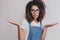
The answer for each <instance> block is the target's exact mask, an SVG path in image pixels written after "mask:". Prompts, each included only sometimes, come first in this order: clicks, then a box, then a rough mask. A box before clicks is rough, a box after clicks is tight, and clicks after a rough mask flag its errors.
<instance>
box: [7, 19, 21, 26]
mask: <svg viewBox="0 0 60 40" xmlns="http://www.w3.org/2000/svg"><path fill="white" fill-rule="evenodd" d="M6 20H7V21H8V22H9V23H11V24H13V25H16V26H19V25H20V24H19V23H18V22H16V21H15V20H12V19H6Z"/></svg>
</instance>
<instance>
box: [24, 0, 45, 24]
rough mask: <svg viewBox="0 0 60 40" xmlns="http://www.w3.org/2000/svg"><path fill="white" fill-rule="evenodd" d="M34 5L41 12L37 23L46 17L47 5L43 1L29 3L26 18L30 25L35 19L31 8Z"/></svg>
mask: <svg viewBox="0 0 60 40" xmlns="http://www.w3.org/2000/svg"><path fill="white" fill-rule="evenodd" d="M33 5H36V6H37V7H38V8H39V10H40V12H39V17H38V18H37V21H38V22H39V21H40V22H41V21H42V19H43V18H44V15H45V4H44V2H43V1H36V0H35V1H30V2H28V3H27V5H26V16H25V18H26V19H27V21H28V22H29V23H30V22H31V21H32V20H33V17H32V14H31V7H32V6H33Z"/></svg>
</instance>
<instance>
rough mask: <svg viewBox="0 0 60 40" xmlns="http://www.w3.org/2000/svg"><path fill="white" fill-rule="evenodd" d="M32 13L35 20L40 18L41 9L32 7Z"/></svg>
mask: <svg viewBox="0 0 60 40" xmlns="http://www.w3.org/2000/svg"><path fill="white" fill-rule="evenodd" d="M31 13H32V16H33V18H34V19H37V18H38V16H39V8H38V7H37V6H36V5H33V6H32V7H31Z"/></svg>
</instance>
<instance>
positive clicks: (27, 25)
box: [21, 19, 29, 30]
mask: <svg viewBox="0 0 60 40" xmlns="http://www.w3.org/2000/svg"><path fill="white" fill-rule="evenodd" d="M21 26H22V29H25V30H28V28H29V23H28V22H27V20H26V19H23V20H22V22H21Z"/></svg>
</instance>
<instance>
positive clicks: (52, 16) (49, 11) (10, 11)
mask: <svg viewBox="0 0 60 40" xmlns="http://www.w3.org/2000/svg"><path fill="white" fill-rule="evenodd" d="M29 1H30V0H0V40H18V30H17V27H16V26H15V25H12V24H10V23H8V22H7V21H6V19H7V18H10V19H14V20H16V21H17V22H19V23H21V21H22V19H23V18H24V14H25V6H26V3H28V2H29ZM43 1H44V2H45V4H46V15H45V18H44V20H43V23H44V25H45V24H49V23H56V22H57V23H58V24H57V25H55V26H52V27H50V28H48V29H47V32H46V40H60V31H59V30H60V11H59V10H60V5H59V4H60V0H43Z"/></svg>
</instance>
